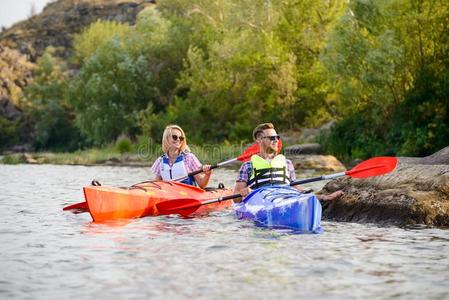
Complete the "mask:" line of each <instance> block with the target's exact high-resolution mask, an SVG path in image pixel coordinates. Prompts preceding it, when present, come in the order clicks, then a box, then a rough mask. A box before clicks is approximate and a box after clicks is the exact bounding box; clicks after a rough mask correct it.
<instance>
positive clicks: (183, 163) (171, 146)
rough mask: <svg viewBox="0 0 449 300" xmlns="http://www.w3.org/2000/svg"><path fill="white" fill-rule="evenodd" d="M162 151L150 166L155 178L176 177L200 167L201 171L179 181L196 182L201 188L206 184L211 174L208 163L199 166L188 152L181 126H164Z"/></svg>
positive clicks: (185, 174)
mask: <svg viewBox="0 0 449 300" xmlns="http://www.w3.org/2000/svg"><path fill="white" fill-rule="evenodd" d="M162 151H163V152H164V154H163V155H162V156H161V157H159V158H158V159H157V160H156V161H155V162H154V164H153V166H152V167H151V171H152V172H153V173H154V174H155V175H156V180H173V179H178V178H182V177H186V176H187V174H188V173H191V172H193V171H196V170H199V169H202V170H203V173H199V174H196V175H194V176H193V177H187V178H185V179H183V180H182V181H180V182H182V183H185V184H190V185H195V184H197V185H198V186H199V187H201V188H205V187H206V186H207V183H208V182H209V178H210V175H211V174H212V171H211V169H210V165H204V166H201V163H200V161H199V160H198V158H197V157H196V156H195V155H194V154H193V153H191V152H190V149H189V146H187V139H186V135H185V134H184V130H182V128H181V127H179V126H177V125H168V126H167V127H165V130H164V134H163V135H162Z"/></svg>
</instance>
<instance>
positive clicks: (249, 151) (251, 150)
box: [237, 143, 260, 162]
mask: <svg viewBox="0 0 449 300" xmlns="http://www.w3.org/2000/svg"><path fill="white" fill-rule="evenodd" d="M259 151H260V149H259V144H258V143H254V144H252V145H251V146H249V147H248V148H246V149H245V151H244V152H243V153H242V154H241V155H240V156H239V157H237V160H239V161H241V162H245V161H248V160H249V159H250V158H251V156H253V155H254V154H258V153H259Z"/></svg>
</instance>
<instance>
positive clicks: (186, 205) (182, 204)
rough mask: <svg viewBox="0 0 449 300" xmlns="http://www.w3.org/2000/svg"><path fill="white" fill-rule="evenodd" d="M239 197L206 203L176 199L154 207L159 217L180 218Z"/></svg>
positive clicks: (232, 196)
mask: <svg viewBox="0 0 449 300" xmlns="http://www.w3.org/2000/svg"><path fill="white" fill-rule="evenodd" d="M239 197H242V195H240V194H234V195H229V196H224V197H219V198H216V199H210V200H206V201H200V200H196V199H192V198H185V199H176V200H168V201H163V202H159V203H158V204H156V207H157V210H158V211H159V214H160V215H170V214H179V215H181V216H188V215H190V214H191V213H193V212H195V211H196V210H197V209H198V208H200V206H202V205H207V204H211V203H215V202H221V201H226V200H230V199H234V198H239Z"/></svg>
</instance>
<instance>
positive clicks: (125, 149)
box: [115, 137, 133, 154]
mask: <svg viewBox="0 0 449 300" xmlns="http://www.w3.org/2000/svg"><path fill="white" fill-rule="evenodd" d="M115 147H117V150H118V152H119V153H120V154H124V153H129V152H131V151H132V149H133V144H132V142H131V140H130V139H129V138H127V137H122V138H119V139H118V140H117V142H116V143H115Z"/></svg>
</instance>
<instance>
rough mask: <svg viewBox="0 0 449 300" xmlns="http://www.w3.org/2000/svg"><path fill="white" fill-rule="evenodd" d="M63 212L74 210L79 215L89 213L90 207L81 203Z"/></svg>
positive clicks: (70, 206)
mask: <svg viewBox="0 0 449 300" xmlns="http://www.w3.org/2000/svg"><path fill="white" fill-rule="evenodd" d="M62 210H74V211H76V212H78V213H81V212H88V211H89V206H88V205H87V202H86V201H84V202H79V203H75V204H72V205H69V206H66V207H64V208H63V209H62Z"/></svg>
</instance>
